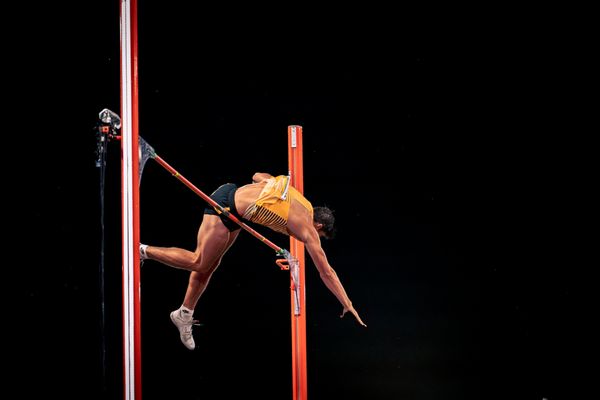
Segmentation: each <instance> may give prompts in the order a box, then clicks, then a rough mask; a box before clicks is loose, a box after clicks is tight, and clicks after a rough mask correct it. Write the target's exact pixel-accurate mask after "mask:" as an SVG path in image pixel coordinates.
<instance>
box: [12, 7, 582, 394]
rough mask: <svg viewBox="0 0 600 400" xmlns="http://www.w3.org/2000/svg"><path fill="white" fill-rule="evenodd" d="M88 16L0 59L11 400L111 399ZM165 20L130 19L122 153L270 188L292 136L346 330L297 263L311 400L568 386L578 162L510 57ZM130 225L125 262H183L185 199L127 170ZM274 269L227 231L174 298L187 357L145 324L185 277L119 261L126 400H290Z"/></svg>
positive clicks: (114, 47) (114, 231)
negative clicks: (188, 307)
mask: <svg viewBox="0 0 600 400" xmlns="http://www.w3.org/2000/svg"><path fill="white" fill-rule="evenodd" d="M92 3H94V5H93V6H92ZM113 3H114V4H112V5H111V4H108V3H106V2H90V4H87V5H86V9H85V10H83V9H76V10H73V9H69V8H68V7H66V6H64V5H63V6H62V8H57V6H56V5H52V6H50V5H46V6H44V8H40V9H38V11H39V12H38V13H36V16H35V17H34V18H33V22H31V26H29V25H27V26H26V28H25V29H29V28H35V29H36V34H35V38H34V39H28V40H26V41H25V43H24V45H23V46H19V47H18V51H17V52H16V53H15V56H14V59H15V60H17V61H20V62H19V63H17V65H18V67H17V68H18V69H19V71H18V72H20V73H21V74H20V75H19V76H24V79H23V81H22V82H23V86H22V87H21V88H20V90H19V91H18V94H17V95H15V101H14V103H13V104H14V105H15V106H16V107H15V108H16V111H20V113H18V115H19V116H21V115H22V117H21V118H19V121H18V123H19V129H20V130H21V131H23V130H25V132H26V134H23V135H21V136H19V137H18V138H17V139H18V146H20V147H19V148H27V149H28V150H27V151H26V152H19V153H16V154H13V156H15V155H17V154H18V155H19V157H18V159H19V162H18V164H17V165H16V166H17V167H18V168H16V171H18V173H12V174H11V173H9V172H7V175H11V176H10V177H7V179H9V181H10V182H12V181H13V180H14V181H15V182H17V183H15V185H14V188H15V190H19V193H21V195H19V196H17V197H16V199H17V201H18V205H19V206H21V207H23V210H25V211H24V212H23V213H22V214H21V215H22V218H19V223H18V224H17V227H16V228H15V230H14V233H15V235H16V238H17V240H16V242H17V244H18V245H23V246H24V248H23V249H22V250H21V251H20V253H19V254H20V255H22V256H23V259H24V262H19V264H20V265H19V266H18V268H15V269H16V270H17V271H18V272H19V275H18V277H17V278H16V279H15V280H14V285H15V286H16V287H18V294H19V297H18V299H19V304H18V305H17V306H18V307H23V308H24V309H25V310H27V314H28V315H29V316H27V317H25V320H26V322H23V321H22V319H21V317H19V320H18V322H17V321H15V322H14V323H13V322H10V321H8V323H9V324H11V325H12V326H13V327H14V328H16V329H12V331H13V332H14V333H16V335H17V339H16V340H17V342H16V343H17V346H18V351H17V353H18V356H17V357H16V361H15V362H14V363H13V364H12V365H13V368H12V371H13V372H14V376H15V377H16V378H17V379H15V380H14V382H15V383H16V382H19V384H18V385H17V387H18V389H17V390H19V391H20V392H21V395H19V396H18V397H19V398H38V397H37V396H41V395H43V396H48V397H56V398H62V399H67V398H68V399H71V398H73V399H82V398H110V399H119V398H123V395H122V390H123V388H122V385H123V380H122V373H123V367H122V348H121V329H122V325H121V280H120V279H121V259H120V254H121V253H120V251H121V247H120V246H121V242H120V235H121V231H120V221H121V220H120V218H121V208H120V207H121V203H120V202H121V193H120V190H121V189H120V148H119V146H120V144H119V143H118V142H111V144H110V145H111V146H110V148H109V152H108V159H107V168H106V178H105V181H104V185H101V182H102V179H101V177H100V169H99V168H97V167H96V166H95V160H96V154H95V150H96V136H95V134H96V131H95V127H96V123H97V118H98V113H99V111H100V110H102V109H103V108H109V109H111V110H114V111H117V112H119V111H120V93H119V79H120V75H119V59H120V52H119V44H120V43H119V9H118V7H119V6H118V2H116V1H113ZM180 6H181V7H182V8H178V7H175V4H171V5H166V4H161V3H160V2H151V1H140V4H139V88H140V102H139V107H140V120H139V121H140V135H141V136H142V137H143V138H144V139H146V140H147V141H148V142H149V143H150V144H151V145H152V146H153V147H154V149H155V150H156V152H157V153H158V154H159V155H160V156H161V157H162V158H163V159H165V160H166V161H167V162H168V163H170V164H171V165H172V166H173V167H174V168H176V169H177V170H178V171H179V172H181V173H182V174H183V175H184V176H185V177H186V178H188V179H189V180H190V181H191V182H192V183H194V184H195V185H196V186H198V188H200V189H201V190H203V191H205V192H206V193H210V192H212V191H213V190H214V189H215V188H216V187H217V186H219V185H220V184H222V183H224V182H237V183H240V184H243V183H246V182H249V181H250V179H251V176H252V174H253V173H254V172H255V171H266V172H270V173H272V174H282V173H283V174H284V173H286V172H287V126H288V125H293V124H297V125H301V126H303V129H304V171H305V172H304V173H305V194H306V196H307V197H308V198H309V199H310V200H311V202H312V203H313V204H314V205H323V204H324V205H327V206H329V207H330V208H332V209H333V210H334V211H335V214H336V217H337V227H338V234H337V237H336V239H334V240H332V241H326V242H324V243H323V246H324V249H325V251H326V253H327V255H328V258H329V260H330V262H331V264H332V266H333V267H334V268H335V270H336V271H337V273H338V275H339V276H340V278H341V280H342V282H343V284H344V286H345V288H346V290H347V292H348V294H349V296H350V298H351V299H352V301H353V303H354V306H355V307H356V309H357V311H358V312H359V313H360V315H361V317H362V318H363V320H364V321H365V323H366V324H367V325H368V327H367V328H363V327H361V326H359V325H358V324H357V323H356V322H355V321H354V320H353V318H351V317H349V316H346V317H345V318H343V319H340V318H338V316H339V314H340V312H341V306H340V304H339V303H338V302H337V300H336V299H335V297H334V296H333V295H332V294H331V293H330V292H329V291H328V290H327V289H326V288H325V286H324V285H323V284H322V283H321V281H320V279H319V277H318V275H317V273H316V270H315V268H314V267H313V265H312V263H311V262H310V261H307V282H306V287H307V289H306V290H307V302H308V307H307V332H308V348H307V352H308V395H309V396H308V397H309V398H310V399H311V400H318V399H331V398H334V399H337V398H340V399H348V400H350V399H386V400H387V399H463V400H466V399H484V398H485V399H543V398H547V399H568V398H574V397H573V396H575V394H577V393H579V391H580V390H582V389H581V388H582V385H583V384H584V382H585V380H586V379H585V376H587V375H586V374H585V373H584V372H583V371H584V368H583V367H582V364H581V363H580V362H579V361H578V360H579V359H580V357H581V356H582V353H585V351H586V350H585V349H586V348H585V346H584V345H583V341H582V337H583V336H585V332H583V331H582V329H581V328H580V324H581V323H582V322H584V321H585V320H586V315H587V314H586V313H585V312H584V311H583V308H582V305H581V303H582V300H581V299H580V298H579V295H580V294H581V293H582V292H581V291H579V289H577V286H578V285H577V284H576V282H577V281H578V280H580V279H581V272H583V270H585V267H582V264H581V263H580V262H579V261H580V260H579V252H578V251H577V249H581V248H584V247H585V246H586V243H587V244H589V240H587V242H586V240H584V239H580V238H581V236H579V233H580V232H579V231H578V230H574V229H572V226H573V223H576V222H578V221H579V215H578V213H577V211H578V210H577V209H576V208H573V206H572V205H571V203H570V201H572V200H575V201H576V202H578V201H579V202H580V203H581V204H583V203H584V202H585V200H584V198H585V196H584V193H583V192H580V191H579V190H580V187H579V186H578V184H577V182H578V179H579V178H574V177H573V175H572V174H571V171H573V170H577V169H578V168H579V166H586V165H587V164H588V163H589V159H587V158H586V157H579V156H577V155H576V154H574V151H573V148H572V147H571V146H570V145H569V144H568V141H567V140H566V139H565V136H560V135H559V136H558V137H557V136H554V135H551V134H550V133H549V130H548V128H549V127H556V124H555V123H558V120H557V118H555V116H553V115H552V113H551V111H550V110H548V109H546V110H544V111H541V110H540V108H543V107H542V106H541V105H540V102H538V101H537V100H538V99H540V98H543V97H544V96H545V95H546V94H548V93H549V92H550V90H549V89H548V87H547V86H545V85H544V79H543V78H542V75H543V69H540V68H539V65H540V63H539V59H538V58H537V57H538V54H537V53H536V51H535V50H532V49H531V48H529V47H527V46H524V47H525V48H526V49H523V48H516V47H514V48H510V49H508V48H507V46H506V45H505V43H504V42H503V40H504V38H501V37H498V36H495V35H492V36H490V37H486V39H485V40H484V39H483V38H482V35H483V32H485V21H483V22H482V23H481V25H480V26H472V27H470V28H469V29H464V28H462V27H461V26H459V25H455V26H453V25H452V24H449V25H450V26H449V28H447V29H446V27H445V26H444V28H441V27H440V26H439V25H437V24H436V23H435V22H434V21H433V20H431V19H430V18H429V17H428V16H427V14H419V13H413V14H411V13H410V12H407V11H393V12H392V11H391V10H383V9H382V10H364V9H361V8H355V9H349V8H346V9H343V10H336V11H335V12H324V11H323V10H321V11H322V12H318V13H317V12H314V10H311V11H309V10H306V9H302V8H296V9H293V7H292V9H291V10H289V11H285V12H284V11H283V10H273V9H268V10H267V9H265V10H259V9H252V10H248V12H250V11H252V12H253V13H252V15H254V13H258V14H261V15H263V17H262V18H256V17H250V14H247V15H245V14H244V12H241V13H240V11H242V10H236V15H237V16H234V15H233V14H232V12H231V10H219V11H218V12H217V11H215V10H208V9H206V8H204V7H203V6H201V5H195V6H192V5H190V4H188V3H184V4H180ZM68 11H69V12H74V13H75V14H74V15H71V16H70V14H69V13H68ZM271 12H275V13H276V14H275V15H278V14H277V13H280V14H279V16H278V17H276V16H275V15H274V16H273V17H269V18H267V17H265V15H267V13H271ZM238 13H239V14H241V15H239V14H238ZM269 15H271V14H269ZM16 115H17V114H16ZM542 118H545V120H543V121H544V122H543V123H542V122H541V121H542ZM11 139H13V137H12V135H11ZM14 149H15V150H16V149H17V147H16V146H15V147H14ZM12 165H13V166H15V164H12ZM22 171H27V173H26V174H25V173H24V172H22ZM15 177H16V179H15ZM140 203H141V204H140V207H141V210H140V221H141V222H140V225H141V240H142V242H144V243H149V244H156V245H164V246H171V245H173V246H179V247H184V248H188V249H192V248H193V247H194V245H195V240H196V232H197V228H198V225H199V223H200V222H201V218H202V208H203V207H204V203H203V201H202V199H200V198H199V197H198V196H196V195H195V194H194V193H192V192H191V191H190V190H189V189H188V188H186V187H185V186H184V185H183V184H182V183H180V182H179V181H177V180H176V179H174V178H173V177H172V176H170V175H169V173H168V172H167V171H165V170H164V169H162V168H161V167H160V166H159V165H158V164H156V163H154V162H153V161H152V160H150V161H149V162H148V163H147V164H146V166H145V169H144V174H143V179H142V183H141V202H140ZM565 209H568V212H566V213H565V212H564V211H565ZM9 217H10V215H9ZM102 223H104V225H102ZM257 229H258V230H259V232H261V233H263V234H265V236H267V237H268V238H270V239H271V240H272V241H274V242H275V243H277V244H279V245H281V246H282V247H286V246H287V244H288V241H287V240H288V239H287V237H285V236H282V235H279V234H277V233H274V232H270V231H265V230H261V229H260V227H259V228H257ZM103 238H104V244H103V243H102V239H103ZM11 241H12V240H11ZM571 246H573V247H571ZM15 248H16V247H15ZM102 250H104V257H102ZM274 260H275V257H274V255H273V253H272V251H271V250H270V249H269V248H267V247H266V246H264V245H263V244H261V243H260V242H258V241H257V240H256V239H255V238H253V237H252V236H250V235H248V234H246V233H242V234H241V235H240V237H239V239H238V242H237V243H236V245H235V246H234V247H233V248H232V249H231V250H230V252H229V253H228V254H227V255H226V256H225V258H224V260H223V263H222V265H221V267H220V268H219V269H218V270H217V272H216V273H215V275H214V276H213V279H212V281H211V283H210V285H209V287H208V289H207V291H206V293H205V294H204V296H203V297H202V298H201V300H200V302H199V305H198V308H197V311H196V317H197V318H198V319H199V320H200V321H201V322H202V323H203V324H204V326H202V327H200V328H196V330H195V337H196V342H197V344H198V347H199V348H198V349H197V350H196V351H194V352H190V351H188V350H186V349H185V348H184V347H183V345H182V344H181V343H180V341H179V338H178V334H177V331H176V329H175V328H174V327H173V326H172V324H171V322H170V321H169V318H168V314H169V312H170V311H171V310H173V309H175V308H177V307H178V306H179V305H180V304H181V302H182V301H183V295H184V293H185V286H186V282H187V273H186V272H184V271H180V270H175V269H172V268H169V267H166V266H163V265H160V264H158V263H156V262H152V261H148V262H146V263H145V264H144V266H143V268H142V332H143V334H142V359H143V365H142V371H143V372H142V374H143V388H142V390H143V397H144V399H164V398H186V399H228V398H239V397H241V396H254V397H257V398H264V399H288V398H291V349H290V321H289V318H290V317H289V315H290V312H289V308H290V303H289V301H290V300H289V283H288V276H287V275H286V273H284V272H282V271H280V270H279V269H278V267H277V266H276V265H275V264H274ZM102 280H104V290H102V286H101V284H100V282H101V281H102ZM7 284H10V283H7ZM103 303H104V311H102V308H101V305H102V304H103ZM15 312H17V311H16V310H13V311H10V313H11V314H12V313H15ZM12 315H13V316H14V314H12ZM103 316H104V318H105V321H104V323H103V322H102V321H103ZM32 324H33V325H32ZM11 343H12V342H11ZM15 350H16V349H15ZM23 382H25V383H23Z"/></svg>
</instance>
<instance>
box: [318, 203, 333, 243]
mask: <svg viewBox="0 0 600 400" xmlns="http://www.w3.org/2000/svg"><path fill="white" fill-rule="evenodd" d="M313 219H314V221H315V222H318V223H320V224H322V225H323V228H321V229H322V230H323V232H324V234H325V238H327V239H333V238H334V237H335V227H334V224H335V217H334V216H333V211H331V210H330V209H329V208H328V207H314V208H313Z"/></svg>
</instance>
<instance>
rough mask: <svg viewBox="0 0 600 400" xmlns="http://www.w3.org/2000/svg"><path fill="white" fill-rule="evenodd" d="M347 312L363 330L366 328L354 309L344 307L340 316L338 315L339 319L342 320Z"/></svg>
mask: <svg viewBox="0 0 600 400" xmlns="http://www.w3.org/2000/svg"><path fill="white" fill-rule="evenodd" d="M347 312H350V313H352V315H354V318H356V320H357V321H358V323H359V324H361V325H362V326H364V327H365V328H366V327H367V324H365V323H364V322H363V321H362V319H360V317H359V316H358V313H357V312H356V310H355V309H354V307H344V311H342V315H340V318H344V315H346V313H347Z"/></svg>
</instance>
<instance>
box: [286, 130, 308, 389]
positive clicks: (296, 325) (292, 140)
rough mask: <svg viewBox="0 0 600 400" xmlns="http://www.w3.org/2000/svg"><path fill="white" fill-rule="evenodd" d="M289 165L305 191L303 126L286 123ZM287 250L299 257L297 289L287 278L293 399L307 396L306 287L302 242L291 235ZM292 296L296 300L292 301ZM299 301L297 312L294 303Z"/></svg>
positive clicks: (298, 187)
mask: <svg viewBox="0 0 600 400" xmlns="http://www.w3.org/2000/svg"><path fill="white" fill-rule="evenodd" d="M288 167H289V174H290V179H291V182H290V184H291V185H292V186H293V187H294V188H296V190H297V191H299V192H300V193H302V194H304V171H303V165H302V127H301V126H298V125H290V126H288ZM290 253H291V254H292V257H294V258H296V259H297V260H298V277H297V280H296V281H297V284H298V286H299V287H298V288H297V290H296V291H294V281H293V279H290V283H291V285H292V290H291V292H290V293H291V300H292V302H291V305H292V306H291V308H292V310H291V316H292V390H293V400H306V399H307V382H306V306H305V300H306V290H305V286H304V243H302V242H300V241H299V240H298V239H295V238H293V237H290ZM295 296H299V299H296V300H295ZM296 301H298V302H299V303H300V304H299V307H300V310H301V311H300V312H298V311H297V308H296V307H295V303H296Z"/></svg>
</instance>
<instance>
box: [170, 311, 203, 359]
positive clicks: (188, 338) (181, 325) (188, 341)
mask: <svg viewBox="0 0 600 400" xmlns="http://www.w3.org/2000/svg"><path fill="white" fill-rule="evenodd" d="M171 321H173V323H174V324H175V326H176V327H177V329H179V337H180V338H181V343H183V345H184V346H185V347H187V348H188V349H189V350H194V349H195V348H196V344H195V343H194V336H193V335H192V326H193V325H200V324H198V321H196V320H195V319H193V318H191V317H190V319H189V320H188V319H184V318H183V317H182V316H181V310H179V309H177V310H175V311H173V312H171Z"/></svg>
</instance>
